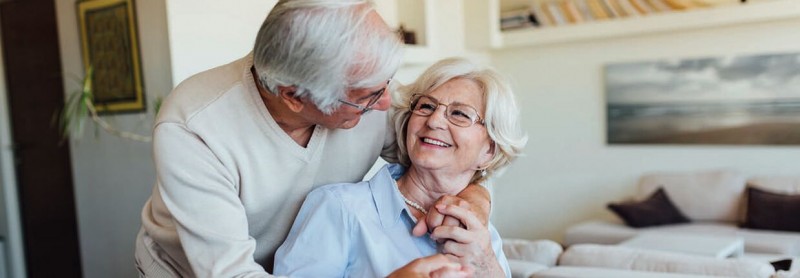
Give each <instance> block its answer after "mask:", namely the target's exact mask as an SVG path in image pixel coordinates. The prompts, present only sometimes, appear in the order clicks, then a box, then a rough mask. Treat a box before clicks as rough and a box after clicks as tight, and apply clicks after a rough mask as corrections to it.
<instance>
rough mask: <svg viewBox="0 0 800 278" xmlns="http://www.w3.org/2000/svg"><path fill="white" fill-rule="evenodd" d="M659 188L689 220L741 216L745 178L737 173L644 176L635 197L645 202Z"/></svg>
mask: <svg viewBox="0 0 800 278" xmlns="http://www.w3.org/2000/svg"><path fill="white" fill-rule="evenodd" d="M659 187H663V188H664V190H665V191H666V192H667V195H668V196H669V198H670V200H671V201H672V202H673V203H674V204H675V206H676V207H678V209H679V210H680V211H681V212H682V213H683V214H684V215H686V217H688V218H689V219H691V220H692V221H722V222H738V221H739V219H740V215H742V213H741V210H742V208H743V204H744V199H743V197H744V189H745V178H744V176H742V175H741V174H740V173H738V172H736V171H731V170H717V171H704V172H682V173H653V174H647V175H644V176H643V177H642V178H641V179H640V180H639V186H638V189H637V193H636V198H637V199H639V200H642V199H645V198H647V197H648V196H650V194H653V192H655V191H656V190H657V189H658V188H659Z"/></svg>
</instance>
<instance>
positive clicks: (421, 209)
mask: <svg viewBox="0 0 800 278" xmlns="http://www.w3.org/2000/svg"><path fill="white" fill-rule="evenodd" d="M400 197H403V201H406V204H408V205H409V206H411V207H412V208H415V209H418V210H419V211H421V212H422V214H428V211H427V210H425V209H424V208H422V206H420V205H419V204H417V203H416V202H414V201H411V200H409V199H408V198H406V196H403V193H400Z"/></svg>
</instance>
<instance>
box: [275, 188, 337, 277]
mask: <svg viewBox="0 0 800 278" xmlns="http://www.w3.org/2000/svg"><path fill="white" fill-rule="evenodd" d="M349 223H350V221H349V220H348V214H347V213H346V212H345V209H344V204H343V203H342V201H341V198H339V197H338V196H337V195H335V193H334V192H332V191H329V190H326V189H325V188H319V189H317V190H314V191H312V192H311V193H310V194H309V195H308V197H307V198H306V200H305V202H304V203H303V206H302V208H300V213H298V214H297V218H295V221H294V224H293V225H292V229H291V231H289V236H287V238H286V241H284V242H283V245H281V247H280V248H278V251H277V252H276V253H275V274H276V275H286V276H289V277H293V278H296V277H314V278H316V277H345V276H347V273H346V271H347V265H348V261H349V255H348V254H349V250H350V233H351V231H352V229H351V227H350V224H349Z"/></svg>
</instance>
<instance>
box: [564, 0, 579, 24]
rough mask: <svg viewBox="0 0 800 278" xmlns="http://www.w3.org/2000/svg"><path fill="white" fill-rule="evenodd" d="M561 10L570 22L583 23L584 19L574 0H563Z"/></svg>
mask: <svg viewBox="0 0 800 278" xmlns="http://www.w3.org/2000/svg"><path fill="white" fill-rule="evenodd" d="M561 10H562V12H563V13H564V15H565V16H566V18H567V21H569V22H570V23H581V22H583V21H584V19H583V16H581V12H579V11H578V7H576V6H575V3H574V2H573V0H561Z"/></svg>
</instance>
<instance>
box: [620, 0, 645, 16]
mask: <svg viewBox="0 0 800 278" xmlns="http://www.w3.org/2000/svg"><path fill="white" fill-rule="evenodd" d="M617 3H618V4H619V7H620V8H621V9H622V10H623V11H625V14H626V15H628V16H633V17H636V16H639V15H640V13H639V11H638V10H637V9H636V8H635V7H634V6H633V3H631V0H617Z"/></svg>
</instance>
